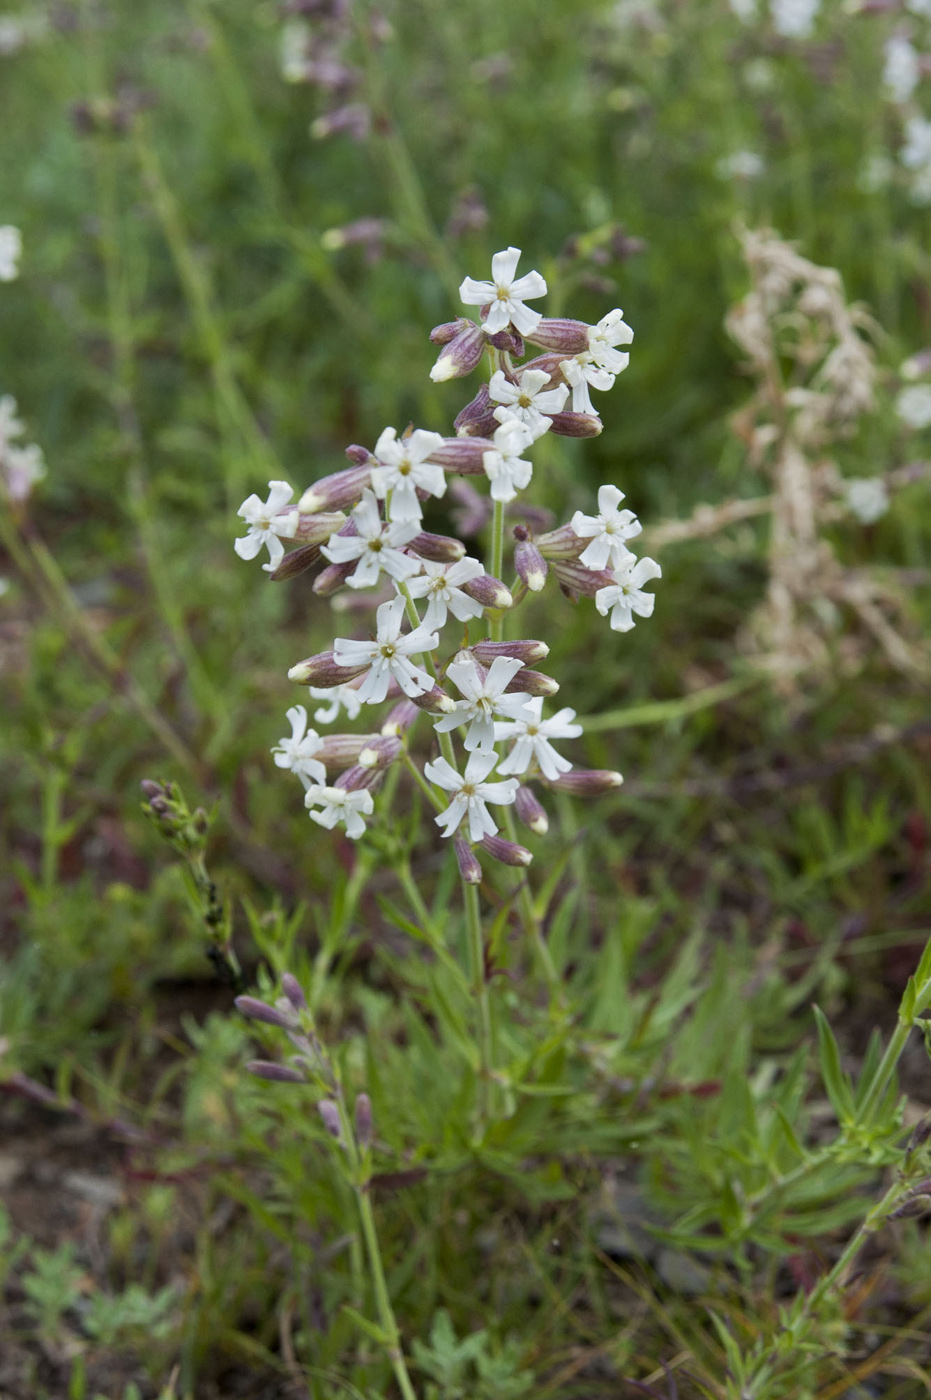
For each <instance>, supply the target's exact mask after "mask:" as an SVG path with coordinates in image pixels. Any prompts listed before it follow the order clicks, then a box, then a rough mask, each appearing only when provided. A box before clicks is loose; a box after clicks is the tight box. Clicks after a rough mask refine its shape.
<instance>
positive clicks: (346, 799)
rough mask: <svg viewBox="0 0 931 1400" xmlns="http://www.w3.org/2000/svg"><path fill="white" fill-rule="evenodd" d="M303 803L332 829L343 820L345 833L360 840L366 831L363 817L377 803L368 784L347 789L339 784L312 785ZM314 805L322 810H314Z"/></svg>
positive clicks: (370, 811) (317, 820) (312, 814)
mask: <svg viewBox="0 0 931 1400" xmlns="http://www.w3.org/2000/svg"><path fill="white" fill-rule="evenodd" d="M304 805H305V807H306V808H307V810H308V812H309V813H310V818H311V821H315V822H317V823H318V825H320V826H325V827H326V828H327V829H328V830H329V831H332V830H333V828H334V826H335V825H336V823H337V822H343V823H344V824H345V827H346V835H347V836H349V837H350V838H351V839H352V840H353V841H357V840H358V839H359V837H360V836H361V835H362V833H363V832H364V831H365V822H364V820H363V817H370V816H371V815H372V812H373V810H374V807H375V803H374V802H373V801H372V794H371V793H370V792H369V790H368V788H357V789H356V790H355V791H354V792H347V791H346V789H345V788H340V787H322V786H321V787H312V788H308V789H307V791H306V793H305V794H304ZM312 807H322V808H323V811H322V812H312V811H310V809H311V808H312Z"/></svg>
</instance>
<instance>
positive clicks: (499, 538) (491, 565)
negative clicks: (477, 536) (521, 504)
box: [488, 501, 504, 642]
mask: <svg viewBox="0 0 931 1400" xmlns="http://www.w3.org/2000/svg"><path fill="white" fill-rule="evenodd" d="M488 561H489V562H488V572H489V573H490V574H491V576H492V578H500V577H501V574H502V571H503V569H504V502H503V501H495V503H494V514H493V515H492V518H491V549H490V551H489V556H488ZM488 635H489V637H490V639H491V640H492V641H493V642H500V641H503V640H504V613H503V612H497V613H494V612H493V613H492V614H491V617H490V619H489V623H488Z"/></svg>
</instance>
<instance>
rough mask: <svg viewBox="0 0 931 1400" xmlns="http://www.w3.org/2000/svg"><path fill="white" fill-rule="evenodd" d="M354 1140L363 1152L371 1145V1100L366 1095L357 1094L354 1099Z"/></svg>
mask: <svg viewBox="0 0 931 1400" xmlns="http://www.w3.org/2000/svg"><path fill="white" fill-rule="evenodd" d="M355 1117H356V1140H357V1142H358V1144H359V1146H360V1147H361V1148H362V1151H363V1152H364V1151H365V1150H366V1149H367V1148H369V1147H371V1145H372V1136H373V1134H372V1127H373V1124H372V1100H371V1099H370V1098H369V1096H368V1094H359V1096H358V1097H357V1099H356V1113H355Z"/></svg>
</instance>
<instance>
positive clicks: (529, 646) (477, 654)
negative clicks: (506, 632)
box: [469, 638, 550, 666]
mask: <svg viewBox="0 0 931 1400" xmlns="http://www.w3.org/2000/svg"><path fill="white" fill-rule="evenodd" d="M469 651H470V652H471V653H472V655H473V656H474V658H475V660H476V661H478V662H479V663H480V665H482V666H490V665H491V663H492V662H493V661H494V659H495V657H496V656H513V657H516V659H517V660H518V661H523V663H524V665H525V666H529V665H530V664H531V662H533V661H544V660H545V659H546V657H548V656H549V654H550V649H549V647H548V646H547V645H546V642H535V641H531V640H530V639H529V638H527V639H525V640H519V641H515V642H476V643H475V645H474V646H471V647H470V648H469Z"/></svg>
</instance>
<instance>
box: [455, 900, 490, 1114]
mask: <svg viewBox="0 0 931 1400" xmlns="http://www.w3.org/2000/svg"><path fill="white" fill-rule="evenodd" d="M462 899H463V903H464V904H465V911H466V928H467V933H468V939H469V954H470V959H471V963H472V990H473V995H474V997H475V1005H476V1011H477V1015H478V1052H479V1066H480V1068H479V1091H478V1112H479V1125H480V1126H483V1125H484V1122H485V1118H486V1117H487V1114H488V1107H489V1096H490V1092H491V1083H492V1074H493V1070H494V1030H493V1026H492V1019H491V999H490V997H489V995H488V983H487V981H486V979H485V940H484V938H483V937H482V914H481V908H480V905H479V898H478V889H477V888H476V886H475V885H472V884H469V882H468V881H467V880H463V881H462Z"/></svg>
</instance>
